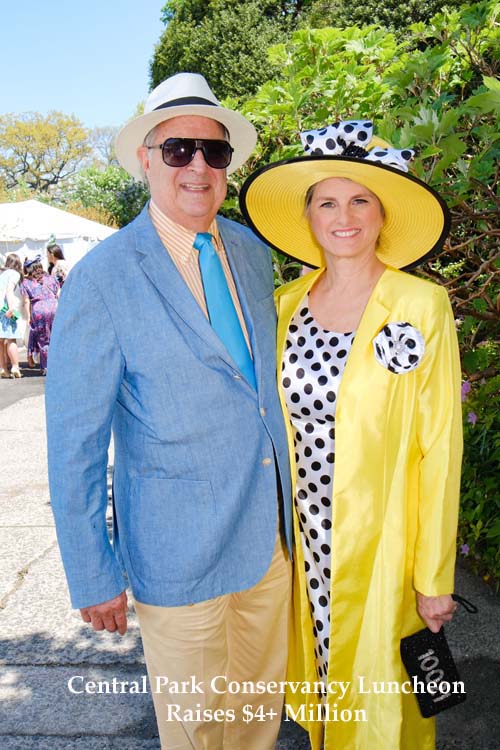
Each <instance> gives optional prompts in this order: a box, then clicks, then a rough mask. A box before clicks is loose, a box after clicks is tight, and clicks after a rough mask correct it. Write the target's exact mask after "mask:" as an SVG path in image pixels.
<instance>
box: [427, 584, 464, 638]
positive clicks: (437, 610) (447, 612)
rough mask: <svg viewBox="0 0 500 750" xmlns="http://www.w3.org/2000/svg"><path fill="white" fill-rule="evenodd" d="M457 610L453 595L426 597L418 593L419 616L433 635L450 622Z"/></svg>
mask: <svg viewBox="0 0 500 750" xmlns="http://www.w3.org/2000/svg"><path fill="white" fill-rule="evenodd" d="M456 608H457V604H456V602H454V601H453V599H452V598H451V594H443V595H442V596H424V594H419V592H418V591H417V610H418V614H419V615H420V617H421V618H422V620H423V621H424V622H425V624H426V625H427V627H428V628H429V630H431V631H432V632H433V633H437V632H439V630H441V626H442V625H444V623H445V622H449V621H450V620H451V619H452V617H453V615H454V613H455V610H456Z"/></svg>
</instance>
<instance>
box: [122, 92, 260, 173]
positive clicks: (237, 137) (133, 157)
mask: <svg viewBox="0 0 500 750" xmlns="http://www.w3.org/2000/svg"><path fill="white" fill-rule="evenodd" d="M187 115H196V116H199V117H208V118H209V119H210V120H216V122H220V123H221V124H222V125H224V127H225V128H226V129H227V131H228V132H229V139H230V142H231V146H232V147H233V149H234V152H233V156H232V159H231V163H230V165H229V167H228V168H227V173H228V174H231V173H232V172H235V171H236V170H237V169H239V168H240V167H241V166H242V165H243V164H244V163H245V162H246V160H247V159H248V157H249V156H250V154H251V153H252V151H253V150H254V148H255V144H256V143H257V131H256V130H255V128H254V126H253V125H252V124H251V123H250V122H249V121H248V120H247V119H246V118H245V117H243V115H241V114H240V113H239V112H235V111H234V110H231V109H226V108H225V107H221V106H218V105H215V104H214V105H211V104H182V105H176V106H173V107H164V108H162V109H157V110H154V111H153V112H148V113H147V114H144V115H140V116H139V117H136V118H135V119H134V120H131V121H130V122H128V123H127V124H126V125H124V126H123V128H122V129H121V130H120V132H119V133H118V135H117V136H116V141H115V151H116V157H117V159H118V162H119V163H120V165H121V166H122V167H123V168H124V169H126V170H127V172H128V173H129V174H130V175H132V177H135V179H136V180H144V175H143V172H142V169H141V166H140V163H139V159H138V158H137V149H138V148H139V146H142V144H143V143H144V139H145V137H146V136H147V134H148V133H149V131H150V130H152V129H153V128H154V127H155V126H156V125H159V124H160V123H161V122H166V121H167V120H172V119H173V118H174V117H185V116H187ZM179 137H182V133H179Z"/></svg>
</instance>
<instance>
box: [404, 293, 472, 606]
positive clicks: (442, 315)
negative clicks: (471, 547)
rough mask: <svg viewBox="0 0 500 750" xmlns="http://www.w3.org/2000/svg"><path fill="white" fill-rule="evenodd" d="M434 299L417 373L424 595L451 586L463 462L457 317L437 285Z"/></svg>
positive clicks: (417, 581)
mask: <svg viewBox="0 0 500 750" xmlns="http://www.w3.org/2000/svg"><path fill="white" fill-rule="evenodd" d="M434 300H435V308H434V309H433V310H432V314H433V316H434V326H433V332H432V335H431V336H430V337H429V339H428V340H427V341H426V356H425V357H424V361H423V362H422V365H421V368H420V373H419V374H420V393H419V396H420V398H419V407H418V414H417V440H418V442H419V445H420V450H421V453H422V459H421V462H420V467H419V498H418V503H419V510H418V531H417V539H416V548H415V567H414V587H415V589H416V591H418V592H420V593H421V594H424V595H426V596H438V595H440V594H450V593H452V591H453V587H454V565H455V550H456V547H455V545H456V531H457V517H458V504H459V496H460V471H461V461H462V413H461V399H460V380H461V372H460V360H459V353H458V342H457V335H456V331H455V322H454V319H453V314H452V310H451V305H450V302H449V300H448V296H447V294H446V292H445V290H444V289H442V288H440V287H436V288H435V290H434Z"/></svg>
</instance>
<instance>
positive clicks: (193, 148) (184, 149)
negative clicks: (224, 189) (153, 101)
mask: <svg viewBox="0 0 500 750" xmlns="http://www.w3.org/2000/svg"><path fill="white" fill-rule="evenodd" d="M146 148H160V149H161V155H162V159H163V161H164V163H165V164H166V165H167V166H169V167H185V166H186V165H187V164H189V162H191V161H193V159H194V155H195V154H196V152H197V151H201V152H202V154H203V156H204V157H205V161H206V163H207V164H208V166H209V167H212V168H213V169H225V168H226V167H228V166H229V164H230V163H231V157H232V155H233V151H234V149H233V148H231V146H230V145H229V143H228V142H227V141H217V140H210V139H208V138H167V140H166V141H164V142H163V143H160V144H159V145H158V146H146Z"/></svg>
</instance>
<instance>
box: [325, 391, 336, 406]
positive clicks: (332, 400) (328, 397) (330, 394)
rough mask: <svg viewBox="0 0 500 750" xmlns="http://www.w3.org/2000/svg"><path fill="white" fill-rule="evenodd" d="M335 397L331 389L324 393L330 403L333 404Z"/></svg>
mask: <svg viewBox="0 0 500 750" xmlns="http://www.w3.org/2000/svg"><path fill="white" fill-rule="evenodd" d="M336 398H337V396H336V395H335V393H334V392H333V391H328V393H327V394H326V400H327V401H329V402H330V403H331V404H333V402H334V401H335V399H336Z"/></svg>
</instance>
